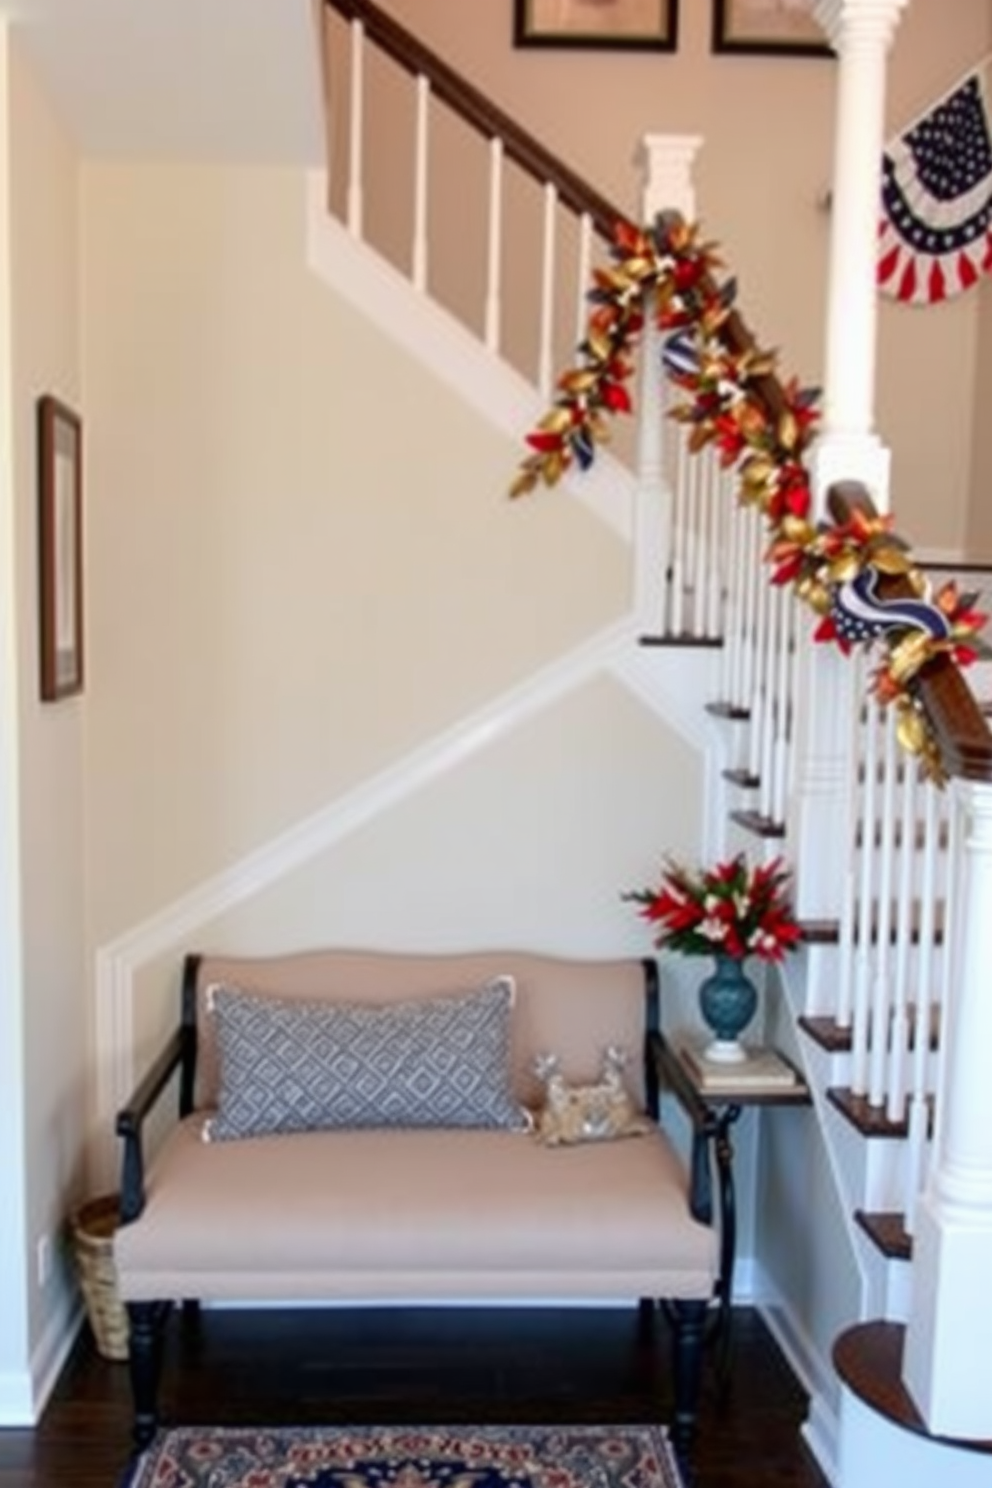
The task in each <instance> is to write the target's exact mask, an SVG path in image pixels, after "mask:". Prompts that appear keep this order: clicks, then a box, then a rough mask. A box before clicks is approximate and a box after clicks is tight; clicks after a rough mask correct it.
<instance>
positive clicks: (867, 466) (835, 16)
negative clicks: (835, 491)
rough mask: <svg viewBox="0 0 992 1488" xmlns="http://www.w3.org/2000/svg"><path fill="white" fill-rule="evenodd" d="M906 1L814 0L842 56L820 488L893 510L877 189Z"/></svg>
mask: <svg viewBox="0 0 992 1488" xmlns="http://www.w3.org/2000/svg"><path fill="white" fill-rule="evenodd" d="M908 3H909V0H817V3H816V6H815V14H816V18H817V20H819V22H820V24H821V25H822V26H823V27H824V29H825V31H826V32H827V34H828V35H829V37H830V40H831V42H832V43H833V46H834V49H835V51H836V52H837V55H838V58H839V61H838V83H837V89H838V91H837V115H836V125H835V133H834V176H833V187H832V191H831V198H830V273H829V286H828V295H827V346H826V368H825V377H824V394H825V401H824V423H823V433H822V435H821V440H820V444H821V447H822V448H821V454H820V457H819V460H818V469H817V489H818V491H819V492H820V493H821V500H822V493H823V492H825V490H826V487H827V485H828V484H829V483H830V482H831V481H833V480H837V479H840V478H846V479H848V480H862V481H864V483H865V484H866V485H867V486H868V487H869V489H870V491H871V493H872V497H873V499H874V501H875V504H876V505H877V506H878V507H879V509H880V510H883V511H884V510H887V509H888V458H887V454H886V452H885V451H884V450H883V449H882V447H881V444H880V442H879V440H878V437H877V435H876V434H875V433H874V402H875V348H876V339H877V332H876V326H877V304H878V291H877V287H876V278H875V264H876V248H877V243H878V216H879V191H880V183H881V163H882V150H883V148H884V145H885V133H884V130H885V67H886V56H887V54H888V50H889V47H890V45H891V42H892V38H893V36H894V34H895V29H896V26H897V24H898V22H899V16H900V13H901V12H902V11H903V10H904V9H905V7H906V5H907V4H908Z"/></svg>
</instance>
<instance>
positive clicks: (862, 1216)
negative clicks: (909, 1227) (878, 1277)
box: [854, 1209, 913, 1261]
mask: <svg viewBox="0 0 992 1488" xmlns="http://www.w3.org/2000/svg"><path fill="white" fill-rule="evenodd" d="M854 1218H855V1219H856V1220H857V1222H858V1224H859V1225H860V1226H861V1228H862V1229H863V1230H864V1232H865V1234H866V1235H867V1236H868V1237H869V1238H870V1239H871V1240H872V1241H873V1242H874V1243H875V1245H876V1246H877V1247H878V1249H879V1250H880V1251H881V1252H882V1254H883V1255H884V1256H887V1257H888V1259H889V1260H891V1261H911V1260H912V1259H913V1237H912V1235H908V1234H907V1233H906V1224H905V1220H906V1216H905V1214H903V1213H901V1212H897V1211H895V1210H881V1209H880V1210H875V1211H874V1212H872V1211H870V1210H867V1209H856V1210H855V1211H854Z"/></svg>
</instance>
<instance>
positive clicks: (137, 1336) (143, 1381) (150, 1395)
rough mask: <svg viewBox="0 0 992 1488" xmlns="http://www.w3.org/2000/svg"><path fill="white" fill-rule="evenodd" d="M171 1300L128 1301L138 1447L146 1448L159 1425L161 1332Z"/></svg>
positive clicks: (136, 1441)
mask: <svg viewBox="0 0 992 1488" xmlns="http://www.w3.org/2000/svg"><path fill="white" fill-rule="evenodd" d="M170 1307H171V1303H169V1302H129V1303H128V1304H127V1315H128V1320H129V1322H130V1343H129V1357H130V1367H131V1399H132V1402H133V1405H134V1425H133V1427H132V1435H133V1437H134V1444H135V1446H136V1447H138V1448H139V1449H141V1448H143V1447H147V1445H148V1443H149V1442H150V1441H151V1439H152V1437H153V1436H154V1435H155V1429H156V1427H157V1426H158V1385H159V1378H160V1376H161V1373H162V1335H163V1334H164V1332H165V1320H166V1318H167V1316H168V1314H169V1309H170Z"/></svg>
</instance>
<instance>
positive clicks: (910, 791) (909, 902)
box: [886, 761, 916, 1121]
mask: <svg viewBox="0 0 992 1488" xmlns="http://www.w3.org/2000/svg"><path fill="white" fill-rule="evenodd" d="M915 860H916V766H915V764H913V763H912V762H910V761H905V762H904V764H903V777H902V809H901V811H900V813H899V889H898V899H897V902H896V968H895V980H894V984H893V993H892V1031H891V1035H890V1039H889V1077H888V1093H887V1097H886V1114H887V1115H888V1117H889V1119H890V1120H891V1121H901V1120H902V1119H903V1117H904V1116H905V1114H906V1111H905V1106H906V1086H907V1080H908V1073H909V1072H908V1069H907V1062H908V1057H909V1006H908V1004H909V956H910V950H911V948H912V942H913V868H914V865H915Z"/></svg>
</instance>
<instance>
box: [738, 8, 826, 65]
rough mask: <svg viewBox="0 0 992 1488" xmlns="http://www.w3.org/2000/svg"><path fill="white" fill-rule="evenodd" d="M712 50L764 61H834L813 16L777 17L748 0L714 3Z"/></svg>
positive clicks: (790, 13)
mask: <svg viewBox="0 0 992 1488" xmlns="http://www.w3.org/2000/svg"><path fill="white" fill-rule="evenodd" d="M713 50H714V52H736V53H740V54H743V55H751V56H765V57H833V56H834V55H835V53H834V50H833V48H832V46H831V45H830V42H829V40H828V39H827V37H826V36H825V35H824V32H823V29H822V27H821V26H820V25H819V23H818V22H817V21H816V20H814V18H813V16H812V15H808V14H804V13H803V12H802V11H797V10H791V9H783V10H781V11H780V12H779V13H778V14H777V15H776V13H775V12H774V11H770V10H769V9H768V7H767V6H764V5H754V4H751V3H749V0H713Z"/></svg>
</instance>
